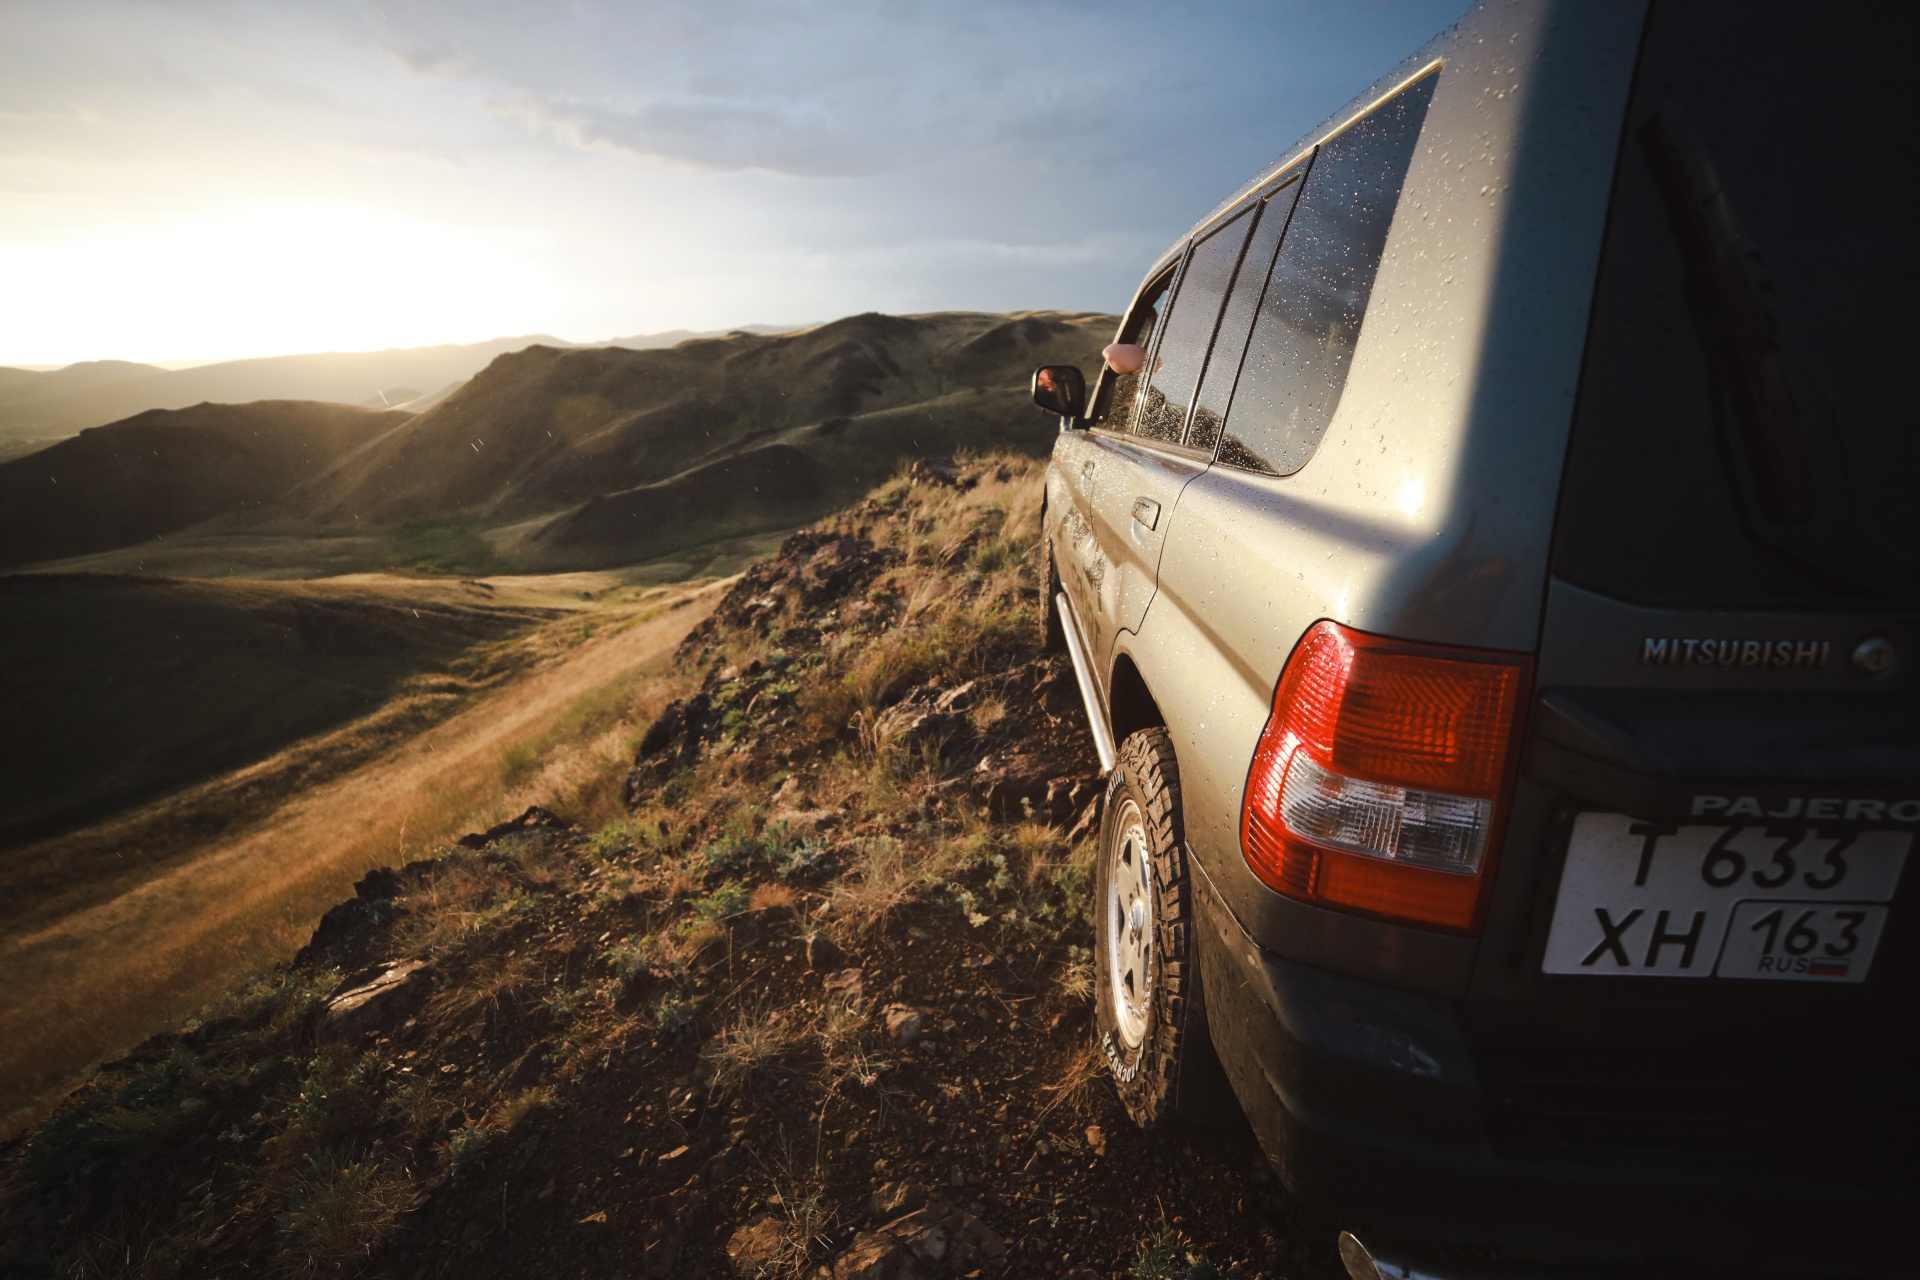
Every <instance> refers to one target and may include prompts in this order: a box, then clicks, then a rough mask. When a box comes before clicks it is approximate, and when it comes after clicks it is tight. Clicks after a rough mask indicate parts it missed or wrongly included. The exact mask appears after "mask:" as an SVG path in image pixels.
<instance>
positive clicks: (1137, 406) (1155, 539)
mask: <svg viewBox="0 0 1920 1280" xmlns="http://www.w3.org/2000/svg"><path fill="white" fill-rule="evenodd" d="M1259 216H1260V205H1259V204H1257V203H1256V204H1248V205H1246V206H1245V207H1243V208H1241V209H1240V210H1238V211H1237V212H1235V213H1233V214H1232V215H1230V216H1229V217H1227V218H1226V219H1224V220H1223V221H1222V222H1220V223H1218V224H1217V225H1216V226H1215V227H1214V228H1212V229H1211V230H1210V231H1208V232H1206V233H1205V234H1204V235H1203V236H1201V238H1199V239H1198V240H1196V241H1195V243H1194V245H1193V247H1192V248H1191V249H1190V250H1189V251H1188V253H1187V258H1186V263H1185V265H1184V267H1183V268H1182V269H1181V272H1180V277H1179V281H1178V283H1177V285H1176V287H1175V289H1174V291H1173V296H1172V299H1171V301H1170V302H1169V303H1168V306H1167V313H1166V318H1165V320H1164V321H1163V322H1162V323H1161V325H1160V326H1159V327H1160V333H1159V336H1158V338H1157V340H1156V341H1155V343H1154V345H1153V348H1152V350H1151V352H1150V353H1149V356H1148V360H1147V367H1146V369H1145V370H1143V372H1142V377H1141V385H1140V391H1139V394H1138V395H1137V396H1136V397H1135V400H1134V404H1133V408H1132V413H1131V415H1130V416H1129V419H1128V420H1127V421H1126V422H1125V423H1124V424H1123V423H1119V422H1115V423H1113V425H1112V426H1109V427H1102V428H1098V429H1096V430H1094V431H1092V432H1089V433H1088V462H1089V463H1090V464H1091V465H1085V464H1083V466H1084V470H1085V479H1086V503H1087V512H1088V521H1089V524H1090V526H1091V529H1090V534H1091V536H1092V538H1093V540H1094V542H1095V544H1096V547H1097V554H1098V558H1099V562H1100V564H1101V565H1102V566H1103V571H1104V574H1105V579H1106V580H1105V582H1104V583H1103V584H1102V588H1103V589H1102V591H1101V592H1100V594H1099V596H1098V598H1097V600H1096V601H1095V602H1094V604H1093V607H1092V608H1090V610H1089V612H1088V615H1087V617H1086V620H1085V626H1086V628H1087V630H1088V632H1089V633H1090V634H1089V635H1088V636H1087V637H1086V638H1087V641H1088V644H1089V647H1090V649H1091V651H1092V653H1093V654H1094V656H1095V659H1096V661H1097V663H1098V665H1099V666H1100V668H1101V669H1102V670H1105V668H1106V666H1107V665H1108V659H1109V657H1110V655H1111V652H1112V649H1113V646H1114V642H1115V641H1116V639H1117V638H1118V637H1119V635H1120V633H1121V632H1123V631H1135V630H1138V629H1139V626H1140V620H1141V618H1142V617H1143V616H1144V615H1145V614H1146V611H1147V606H1148V604H1149V603H1151V601H1152V600H1153V592H1154V581H1155V577H1156V575H1157V573H1158V571H1159V567H1160V552H1161V548H1162V547H1163V546H1165V544H1166V539H1167V531H1168V529H1169V528H1170V527H1171V526H1172V524H1173V515H1174V508H1175V506H1176V505H1177V504H1178V502H1179V499H1180V492H1181V490H1182V489H1184V488H1185V487H1186V486H1187V484H1188V482H1190V481H1191V480H1192V479H1193V478H1194V477H1195V476H1197V475H1199V474H1200V473H1201V472H1203V471H1205V470H1206V469H1207V465H1208V463H1209V462H1210V461H1211V449H1210V448H1208V449H1202V448H1197V447H1194V446H1193V445H1191V444H1190V443H1189V442H1188V440H1187V426H1188V419H1189V418H1190V416H1191V413H1192V409H1193V403H1194V398H1195V392H1196V391H1197V390H1198V388H1199V386H1200V382H1201V375H1202V374H1203V372H1204V371H1205V368H1206V361H1207V353H1208V351H1209V349H1210V348H1211V347H1212V344H1213V338H1214V333H1215V330H1216V329H1217V327H1218V325H1219V322H1220V312H1221V306H1222V304H1223V303H1224V301H1225V300H1226V297H1227V293H1228V290H1229V289H1230V288H1231V287H1232V284H1233V278H1234V273H1235V271H1236V270H1238V268H1239V265H1240V258H1241V253H1242V250H1243V249H1244V248H1245V246H1246V243H1247V235H1248V232H1249V231H1250V230H1251V229H1252V227H1253V225H1254V223H1255V221H1256V220H1257V219H1258V217H1259ZM1123 426H1124V430H1122V429H1116V428H1120V427H1123Z"/></svg>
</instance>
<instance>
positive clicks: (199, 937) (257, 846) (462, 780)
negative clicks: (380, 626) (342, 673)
mask: <svg viewBox="0 0 1920 1280" xmlns="http://www.w3.org/2000/svg"><path fill="white" fill-rule="evenodd" d="M726 585H727V584H726V583H725V582H721V583H715V584H709V585H706V586H703V587H699V588H694V589H691V590H689V591H687V592H685V593H682V594H679V595H677V596H665V597H655V598H654V600H652V601H650V602H649V604H650V606H651V607H650V608H648V609H647V610H646V611H645V612H644V613H640V614H637V615H635V620H634V621H631V622H629V623H627V624H625V625H615V626H604V625H603V628H602V630H601V631H600V632H599V633H598V634H596V635H594V636H593V637H592V638H591V639H587V640H585V641H583V642H581V643H580V644H579V645H578V646H577V647H575V648H573V649H571V650H570V651H569V652H567V653H566V655H565V656H564V657H562V658H560V659H558V660H557V661H553V662H550V663H547V664H544V665H542V666H541V667H539V668H537V669H535V670H534V671H532V672H530V673H528V674H527V675H526V676H524V677H522V678H520V679H518V680H515V681H514V682H513V683H511V684H510V685H508V686H507V687H505V688H503V689H500V690H498V691H495V692H493V693H491V694H488V695H486V696H484V697H483V698H481V699H480V700H479V701H477V702H476V703H475V704H474V705H472V706H470V707H468V708H466V709H465V710H463V711H461V712H459V713H457V714H455V715H453V716H451V717H450V718H448V719H447V720H445V721H443V722H442V723H440V724H438V725H436V726H434V727H432V728H430V729H428V730H426V731H425V732H423V733H422V734H420V736H419V737H417V738H415V739H413V740H412V741H410V742H408V743H407V744H406V745H405V746H403V747H401V748H399V749H397V750H395V751H392V752H389V753H387V754H385V755H383V756H381V757H380V758H378V759H375V760H373V761H371V762H369V763H367V764H365V765H363V766H361V767H360V768H357V769H355V770H353V771H352V772H350V773H348V774H346V775H344V776H342V777H339V778H336V779H334V780H332V781H331V782H328V783H326V784H324V785H322V786H319V787H316V788H314V789H312V790H310V791H307V792H304V793H302V794H301V795H299V796H297V797H295V798H294V799H292V800H290V801H288V802H286V803H285V804H283V805H281V806H279V807H278V808H276V809H275V810H274V811H273V812H272V813H271V814H270V815H269V816H268V817H267V818H266V819H265V820H263V821H261V822H259V823H257V824H255V825H253V826H251V827H249V828H248V829H246V830H244V831H241V832H237V833H232V834H229V835H225V836H222V837H219V838H216V839H215V840H213V841H211V842H209V843H208V844H207V845H206V847H205V848H204V849H202V850H201V851H200V852H199V854H198V855H197V856H194V857H192V858H191V859H189V860H187V861H184V862H181V863H178V864H175V865H172V866H169V867H167V868H166V869H164V870H162V871H160V872H159V873H157V874H156V875H154V876H152V877H151V878H149V879H146V880H144V881H142V882H140V883H138V884H137V885H135V886H134V887H132V888H130V889H128V890H127V891H125V892H123V893H120V894H118V895H117V896H115V897H113V898H111V899H109V900H107V901H105V902H101V903H97V904H95V905H91V906H88V907H86V908H84V909H82V910H79V911H76V912H74V913H73V914H71V915H68V916H66V917H64V918H62V919H60V920H58V921H56V922H54V923H52V924H50V925H47V926H46V927H42V928H37V929H33V930H31V931H27V932H22V933H20V934H18V935H16V936H13V937H8V938H4V939H0V973H5V974H6V976H7V981H6V982H5V984H4V985H0V1134H4V1133H7V1132H12V1131H14V1130H16V1129H17V1128H18V1127H19V1126H20V1124H22V1123H24V1122H26V1121H28V1120H29V1119H30V1118H31V1116H32V1114H33V1113H34V1112H35V1111H37V1110H38V1109H39V1107H40V1106H41V1105H42V1104H44V1102H46V1101H47V1100H48V1099H49V1096H50V1095H52V1094H54V1093H55V1091H57V1090H59V1089H61V1088H64V1087H65V1084H66V1082H67V1081H69V1080H71V1079H72V1078H73V1077H74V1076H76V1075H77V1074H78V1073H79V1072H80V1071H81V1070H82V1069H84V1068H85V1067H86V1065H87V1064H88V1063H89V1062H91V1061H95V1060H97V1059H99V1058H100V1057H101V1056H105V1055H111V1054H113V1053H115V1052H119V1051H122V1050H124V1049H125V1048H127V1047H128V1046H129V1045H130V1044H132V1043H133V1042H134V1041H136V1040H138V1039H139V1038H141V1037H143V1036H145V1035H147V1034H150V1033H151V1032H153V1031H156V1030H159V1029H161V1028H164V1027H169V1026H173V1025H177V1024H178V1022H179V1021H180V1020H181V1019H182V1018H184V1017H187V1016H190V1015H191V1014H192V1013H193V1012H194V1011H195V1010H197V1009H200V1008H202V1007H204V1006H205V1005H206V1003H207V1002H208V1001H209V1000H211V999H213V998H215V997H217V996H218V995H219V994H220V993H221V992H222V991H224V990H225V989H227V988H228V987H229V986H230V985H231V984H232V982H233V981H234V980H235V978H236V977H238V976H239V975H240V974H243V973H245V972H246V971H247V970H248V969H250V968H252V967H254V966H257V965H260V964H265V963H268V962H270V961H272V960H274V959H279V958H284V957H285V956H287V955H289V954H291V953H292V951H293V950H294V949H295V948H297V947H298V946H299V945H300V944H301V943H303V942H304V941H305V940H306V937H307V935H308V933H309V932H310V931H311V930H312V928H313V925H314V922H315V921H316V920H317V919H318V917H319V915H320V914H321V913H322V912H323V911H325V910H326V908H327V907H329V906H331V905H332V904H333V903H335V902H337V901H339V900H340V899H341V898H343V897H345V896H350V893H351V888H350V886H351V885H352V884H353V882H354V881H355V880H356V879H358V878H359V877H360V876H361V875H362V874H364V873H365V872H366V871H367V870H368V869H369V868H371V867H374V866H379V865H382V864H390V863H395V862H397V861H403V860H404V859H405V858H406V857H407V856H409V851H415V850H419V849H420V848H422V847H423V845H427V844H430V843H431V842H433V841H436V840H445V839H450V838H452V837H454V836H457V835H458V834H459V833H460V832H462V831H465V830H470V829H472V828H473V826H475V825H476V824H479V825H485V822H486V821H488V820H490V817H489V809H490V807H496V806H497V805H498V803H499V793H500V791H501V780H500V772H499V761H500V759H501V757H502V755H503V753H505V752H507V751H508V750H509V749H511V748H513V747H514V746H515V745H516V744H519V743H522V742H525V741H527V740H529V739H531V738H533V737H535V736H537V735H538V734H540V733H541V732H542V730H543V729H546V728H548V727H549V726H551V725H552V724H554V723H555V722H556V721H558V720H559V719H560V718H561V717H563V716H565V715H566V714H567V712H568V711H569V709H570V708H571V707H573V706H574V705H575V704H576V703H577V702H578V701H579V700H580V699H581V698H583V697H586V696H589V695H591V694H592V693H593V692H594V691H595V690H596V689H600V688H603V687H604V686H606V685H608V684H610V683H612V682H614V681H616V680H618V679H620V678H621V677H622V676H623V675H627V674H630V673H631V672H632V671H634V670H635V669H637V668H641V667H653V666H663V665H664V664H665V662H666V660H667V659H668V658H669V657H670V655H671V654H672V652H673V649H674V646H675V645H677V644H678V643H679V641H680V639H681V638H682V637H683V636H684V635H685V634H686V633H687V632H688V631H689V630H690V629H692V628H693V627H694V626H695V625H696V624H698V623H699V622H700V621H701V620H702V619H703V618H704V617H705V616H706V615H707V614H708V612H710V611H711V609H712V607H713V603H714V601H715V600H717V599H718V598H719V593H720V592H721V591H722V590H724V588H725V586H726Z"/></svg>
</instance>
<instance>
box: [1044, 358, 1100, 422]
mask: <svg viewBox="0 0 1920 1280" xmlns="http://www.w3.org/2000/svg"><path fill="white" fill-rule="evenodd" d="M1033 402H1034V403H1035V404H1037V405H1039V406H1040V407H1041V408H1042V409H1045V410H1046V411H1047V412H1048V413H1057V414H1059V415H1060V416H1061V417H1063V418H1078V417H1083V416H1084V415H1085V414H1086V412H1087V378H1086V375H1085V374H1083V373H1081V372H1080V370H1079V368H1078V367H1077V366H1075V365H1070V364H1048V365H1042V366H1040V367H1039V368H1038V369H1035V370H1034V371H1033Z"/></svg>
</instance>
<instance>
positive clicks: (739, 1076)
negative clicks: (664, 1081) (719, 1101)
mask: <svg viewBox="0 0 1920 1280" xmlns="http://www.w3.org/2000/svg"><path fill="white" fill-rule="evenodd" d="M803 1035H804V1028H802V1027H801V1026H799V1025H798V1024H797V1023H796V1022H795V1021H794V1020H793V1018H792V1017H791V1016H790V1014H789V1013H788V1011H786V1010H784V1009H775V1008H770V1007H769V1006H767V1005H765V1004H756V1005H750V1006H748V1007H747V1008H745V1009H742V1010H741V1011H740V1012H739V1013H738V1014H736V1015H735V1016H734V1018H733V1020H732V1022H730V1023H729V1024H728V1025H727V1026H725V1027H723V1028H722V1029H721V1030H720V1032H719V1034H717V1035H715V1036H714V1037H713V1039H711V1040H709V1041H708V1042H707V1043H706V1045H705V1046H703V1047H702V1048H701V1050H700V1057H701V1060H702V1061H703V1062H705V1063H706V1065H707V1069H708V1071H709V1073H710V1077H709V1079H710V1084H711V1087H712V1089H713V1091H714V1092H715V1093H718V1094H720V1095H721V1096H722V1097H727V1096H730V1095H733V1094H737V1093H741V1092H744V1091H745V1090H746V1089H748V1088H749V1087H751V1086H752V1085H753V1084H755V1083H756V1082H758V1081H761V1080H763V1079H765V1078H766V1077H767V1076H768V1075H769V1074H770V1073H772V1072H773V1071H774V1070H775V1069H776V1068H778V1067H779V1066H780V1064H781V1062H782V1060H783V1059H785V1057H786V1056H787V1055H788V1054H789V1053H791V1052H792V1051H793V1049H794V1047H795V1046H796V1045H797V1044H798V1043H800V1040H801V1037H802V1036H803Z"/></svg>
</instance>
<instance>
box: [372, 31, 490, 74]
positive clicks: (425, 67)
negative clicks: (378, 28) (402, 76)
mask: <svg viewBox="0 0 1920 1280" xmlns="http://www.w3.org/2000/svg"><path fill="white" fill-rule="evenodd" d="M373 47H374V48H376V49H378V50H379V51H380V52H381V53H383V54H385V55H386V56H387V57H388V58H389V59H390V60H391V61H392V62H393V63H394V65H396V66H398V67H399V68H400V69H401V70H402V71H405V72H406V73H407V74H409V75H415V76H419V77H421V78H422V79H429V80H438V79H445V78H447V77H450V76H457V75H460V74H462V73H463V72H465V71H467V70H468V69H469V68H470V67H471V66H472V65H473V64H472V62H471V61H470V60H469V59H468V58H467V57H465V56H464V55H462V54H461V53H460V52H459V51H458V50H457V49H455V48H454V47H453V46H452V45H451V44H449V43H447V42H446V41H444V40H427V41H422V42H420V43H416V44H406V45H393V44H383V43H380V42H378V41H376V42H374V46H373Z"/></svg>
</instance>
